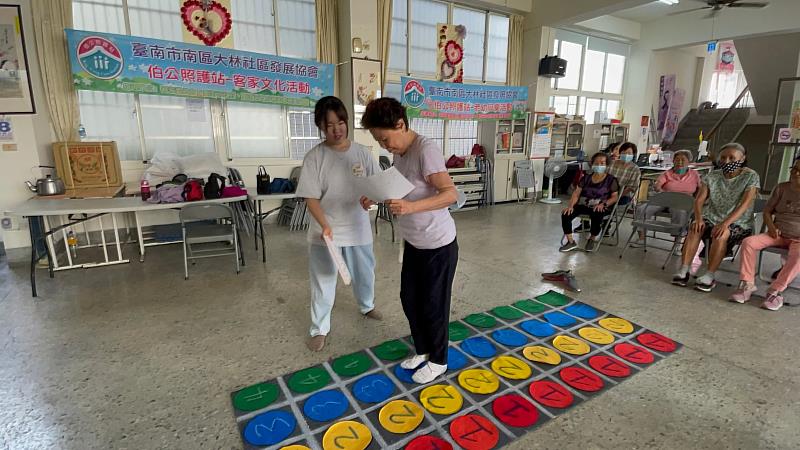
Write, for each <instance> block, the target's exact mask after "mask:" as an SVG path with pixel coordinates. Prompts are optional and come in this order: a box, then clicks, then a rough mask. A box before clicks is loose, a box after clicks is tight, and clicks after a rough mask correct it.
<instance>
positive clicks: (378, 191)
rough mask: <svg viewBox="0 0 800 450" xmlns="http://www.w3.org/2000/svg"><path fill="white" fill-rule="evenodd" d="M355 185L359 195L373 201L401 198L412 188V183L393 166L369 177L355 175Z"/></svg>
mask: <svg viewBox="0 0 800 450" xmlns="http://www.w3.org/2000/svg"><path fill="white" fill-rule="evenodd" d="M355 185H356V192H358V194H359V195H363V196H365V197H367V198H368V199H370V200H372V201H375V202H383V201H386V200H389V199H395V200H396V199H401V198H403V197H405V196H406V195H408V193H409V192H411V191H413V190H414V185H413V184H411V182H410V181H408V180H407V179H406V177H404V176H403V175H402V174H401V173H400V172H398V171H397V169H396V168H394V167H390V168H388V169H387V170H384V171H383V172H380V173H378V174H375V175H373V176H371V177H356V179H355Z"/></svg>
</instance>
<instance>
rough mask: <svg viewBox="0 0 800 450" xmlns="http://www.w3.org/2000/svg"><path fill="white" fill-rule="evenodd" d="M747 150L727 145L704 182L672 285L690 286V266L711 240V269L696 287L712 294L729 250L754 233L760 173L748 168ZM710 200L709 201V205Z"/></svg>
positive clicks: (699, 280)
mask: <svg viewBox="0 0 800 450" xmlns="http://www.w3.org/2000/svg"><path fill="white" fill-rule="evenodd" d="M744 161H745V150H744V147H742V146H741V145H740V144H737V143H730V144H726V145H725V146H724V147H722V149H721V150H720V156H719V167H720V169H718V170H714V171H712V172H711V173H709V174H708V175H706V177H705V178H704V179H703V186H702V187H701V188H700V191H699V193H698V194H697V197H696V198H695V201H694V221H693V222H692V225H691V227H690V228H689V235H688V236H686V241H685V242H684V243H683V255H682V257H681V264H682V265H681V268H680V270H678V272H677V273H676V274H675V277H674V278H672V284H676V285H678V286H686V285H687V284H688V283H689V276H690V275H689V266H690V264H691V262H692V259H693V258H694V255H695V253H697V248H698V247H699V246H700V241H701V240H710V241H711V250H710V251H711V253H710V254H709V258H708V270H707V271H706V273H705V274H704V275H703V276H701V277H700V278H698V279H697V282H696V283H695V288H696V289H698V290H700V291H704V292H710V291H711V290H712V289H714V286H716V282H715V281H714V272H716V270H717V268H719V265H720V264H721V263H722V258H724V257H725V254H726V253H727V252H728V250H729V249H730V248H731V247H733V246H735V245H737V244H739V243H740V242H742V240H743V239H744V238H746V237H748V236H750V235H751V234H753V225H754V218H753V200H755V198H756V195H757V194H758V189H759V187H760V180H759V178H758V174H757V173H756V172H754V171H753V170H751V169H748V168H747V167H744ZM706 200H707V201H708V202H707V203H706Z"/></svg>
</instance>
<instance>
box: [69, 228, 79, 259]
mask: <svg viewBox="0 0 800 450" xmlns="http://www.w3.org/2000/svg"><path fill="white" fill-rule="evenodd" d="M67 245H68V246H69V252H70V253H72V257H73V258H75V257H77V256H78V238H77V237H76V236H75V232H74V231H72V230H70V231H69V233H67Z"/></svg>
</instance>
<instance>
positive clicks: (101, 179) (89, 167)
mask: <svg viewBox="0 0 800 450" xmlns="http://www.w3.org/2000/svg"><path fill="white" fill-rule="evenodd" d="M53 156H54V158H55V161H56V171H57V172H58V176H59V177H61V179H62V180H64V185H65V186H66V187H67V189H80V188H107V187H117V186H122V185H123V181H122V166H121V165H120V161H119V153H118V152H117V143H116V142H113V141H109V142H56V143H54V144H53Z"/></svg>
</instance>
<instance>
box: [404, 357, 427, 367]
mask: <svg viewBox="0 0 800 450" xmlns="http://www.w3.org/2000/svg"><path fill="white" fill-rule="evenodd" d="M427 361H428V355H414V356H412V357H411V358H408V359H407V360H405V361H403V362H401V363H400V367H402V368H403V369H408V370H411V369H416V368H417V367H419V365H420V364H422V363H424V362H427Z"/></svg>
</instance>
